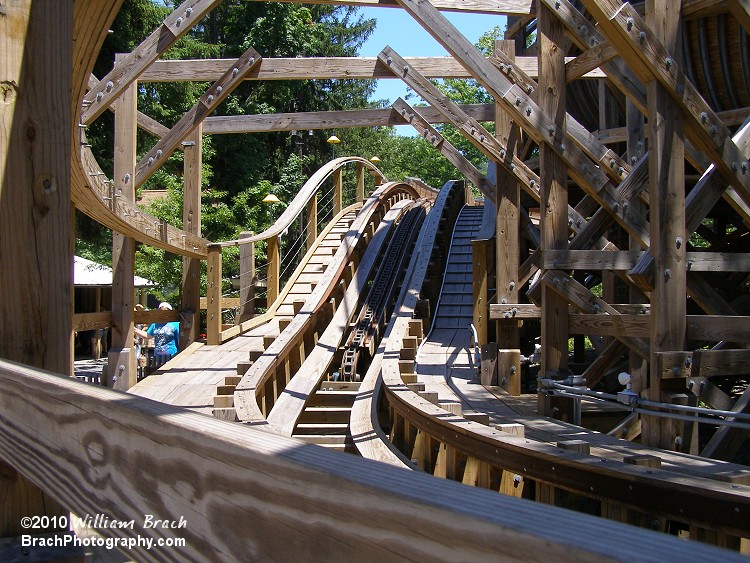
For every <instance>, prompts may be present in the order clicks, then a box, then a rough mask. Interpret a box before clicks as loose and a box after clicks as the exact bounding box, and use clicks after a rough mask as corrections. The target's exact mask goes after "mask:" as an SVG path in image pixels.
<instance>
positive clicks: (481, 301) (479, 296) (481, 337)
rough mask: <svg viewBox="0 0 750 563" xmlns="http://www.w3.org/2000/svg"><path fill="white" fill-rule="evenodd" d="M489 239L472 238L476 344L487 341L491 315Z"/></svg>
mask: <svg viewBox="0 0 750 563" xmlns="http://www.w3.org/2000/svg"><path fill="white" fill-rule="evenodd" d="M488 246H489V241H487V240H472V241H471V256H472V262H473V265H472V293H473V303H474V307H473V308H474V314H473V319H472V321H473V323H474V328H475V329H476V331H477V341H478V342H476V343H475V344H477V345H480V346H481V345H483V344H486V343H487V323H488V322H489V321H488V318H487V317H489V305H488V304H487V252H488V251H489V250H488V248H487V247H488Z"/></svg>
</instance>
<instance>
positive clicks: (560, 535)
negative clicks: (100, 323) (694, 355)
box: [0, 360, 743, 562]
mask: <svg viewBox="0 0 750 563" xmlns="http://www.w3.org/2000/svg"><path fill="white" fill-rule="evenodd" d="M0 389H2V397H3V399H4V401H3V408H2V409H0V451H2V454H3V460H4V461H6V462H7V463H9V464H10V465H11V466H13V467H14V468H15V469H16V470H18V471H19V472H20V473H22V474H23V475H25V476H26V477H27V478H29V479H30V480H31V481H32V482H33V483H36V484H37V485H38V486H39V487H41V488H42V490H43V491H45V492H47V493H48V494H50V495H51V496H52V497H54V498H56V499H57V500H59V501H60V502H61V503H62V504H63V505H64V506H65V507H66V508H68V509H70V510H71V511H73V512H74V513H76V514H80V515H86V514H102V515H104V516H106V517H107V518H108V521H110V522H123V523H127V522H129V521H130V520H133V527H132V528H130V527H101V528H99V529H97V531H98V532H99V533H101V534H102V535H103V536H104V537H107V538H130V539H132V540H133V546H134V547H133V548H132V550H129V553H131V554H132V556H133V557H134V558H136V559H138V560H144V561H147V560H154V558H157V559H159V560H163V561H226V560H242V559H247V558H248V557H249V556H250V555H251V556H252V558H253V559H260V560H280V559H285V560H296V559H299V557H300V554H301V553H328V554H333V555H334V556H335V557H336V558H342V559H344V558H346V559H352V560H388V559H392V558H393V556H394V553H397V554H398V556H399V557H401V558H404V559H410V560H436V559H443V560H461V559H466V558H467V554H471V557H472V558H476V559H480V560H498V559H503V560H505V559H507V560H522V559H528V558H535V559H542V558H548V559H551V560H553V559H556V560H571V559H576V560H581V561H594V560H596V561H615V560H619V561H634V562H635V561H646V560H677V559H681V560H685V561H688V560H705V561H711V560H722V561H742V560H743V558H741V557H740V556H739V555H736V554H733V553H731V552H730V551H725V550H718V549H716V548H714V547H712V546H706V545H700V544H697V545H694V544H692V543H691V544H689V545H688V544H687V542H684V541H683V540H680V539H677V538H673V537H669V536H663V535H657V534H654V533H652V532H648V531H646V530H639V529H638V528H635V527H632V526H623V525H621V524H618V523H616V522H607V521H604V520H601V519H596V518H593V517H591V516H588V515H586V514H578V513H575V512H571V511H562V510H560V509H557V508H555V507H551V506H544V505H539V504H531V503H528V502H520V501H518V500H517V499H514V498H509V497H505V496H502V495H499V494H497V493H496V492H491V491H484V490H480V489H473V488H469V487H463V486H461V485H459V484H457V483H451V482H449V481H444V480H437V479H434V478H432V477H430V476H428V475H424V474H422V473H420V472H410V471H403V470H399V469H396V468H393V467H388V466H386V465H384V464H377V463H372V462H371V461H369V460H364V459H361V458H358V457H356V456H344V455H341V454H339V453H337V452H331V451H326V450H325V449H324V448H320V447H318V446H314V445H311V444H304V443H303V442H300V441H298V440H295V439H292V438H287V437H284V436H276V435H271V434H269V433H266V432H261V431H258V430H257V429H255V428H251V427H248V426H246V425H240V424H234V423H230V422H226V421H222V420H218V419H214V418H211V417H206V416H204V415H201V414H198V413H195V412H190V411H188V410H186V409H182V408H179V407H174V406H171V405H166V404H163V403H157V402H155V401H151V400H149V399H144V398H142V397H137V396H133V395H128V394H125V393H121V392H118V391H114V390H111V389H107V388H102V387H96V386H93V385H88V384H86V383H81V382H78V381H75V380H73V379H72V378H69V377H62V376H57V375H55V374H51V373H49V372H44V371H42V370H37V369H32V368H29V367H27V366H22V365H20V364H15V363H12V362H8V361H5V360H0ZM29 397H33V408H30V403H29ZM353 500H356V502H353ZM147 514H150V515H152V518H157V519H159V520H161V521H162V522H164V521H166V522H168V523H174V525H175V526H176V525H177V524H178V522H180V520H181V518H182V519H183V520H184V521H185V523H186V524H185V525H184V526H183V527H180V528H174V529H165V528H163V527H161V526H145V525H144V519H145V518H146V516H145V515H147ZM374 514H377V515H379V517H378V518H373V517H372V516H373V515H374ZM738 517H739V518H741V517H742V515H739V516H738ZM311 522H313V523H314V525H311ZM166 525H168V524H166ZM290 530H294V533H293V534H292V533H290V532H289V531H290ZM417 530H418V532H419V533H415V531H417ZM144 538H149V539H153V541H154V542H156V541H162V540H175V539H177V538H180V539H184V540H185V545H184V546H182V547H170V548H159V549H158V550H157V549H153V550H149V549H148V546H147V542H145V541H143V540H144ZM383 538H388V539H387V541H383ZM165 545H168V544H165ZM613 545H614V546H617V549H616V553H615V552H613V548H612V546H613Z"/></svg>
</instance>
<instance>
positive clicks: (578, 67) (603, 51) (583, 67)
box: [565, 41, 617, 83]
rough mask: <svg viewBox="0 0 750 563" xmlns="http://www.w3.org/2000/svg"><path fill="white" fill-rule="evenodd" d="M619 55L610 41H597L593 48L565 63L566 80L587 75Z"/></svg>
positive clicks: (569, 80)
mask: <svg viewBox="0 0 750 563" xmlns="http://www.w3.org/2000/svg"><path fill="white" fill-rule="evenodd" d="M616 56H617V49H615V48H614V47H613V46H612V45H610V44H609V43H608V42H606V41H604V42H602V43H597V44H596V45H594V46H593V47H591V49H589V50H587V51H584V52H583V53H582V54H581V55H578V56H577V57H576V58H575V59H573V60H572V61H570V62H568V63H566V64H565V82H567V83H570V82H573V81H574V80H578V79H579V78H581V77H583V76H584V75H586V73H588V72H591V71H592V70H594V69H595V68H599V67H600V66H602V65H603V64H605V63H606V62H608V61H610V60H612V59H614V58H615V57H616Z"/></svg>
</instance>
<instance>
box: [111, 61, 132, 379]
mask: <svg viewBox="0 0 750 563" xmlns="http://www.w3.org/2000/svg"><path fill="white" fill-rule="evenodd" d="M122 59H123V56H122V55H118V56H117V57H116V58H115V64H116V63H117V62H118V61H119V62H121V61H122ZM137 107H138V86H137V83H136V82H134V83H132V84H131V85H130V86H129V87H128V88H127V89H126V90H125V91H124V92H123V93H122V95H121V96H120V97H119V98H118V99H117V100H116V102H115V150H114V159H115V162H114V189H115V193H116V194H118V195H119V197H121V198H125V199H126V200H127V201H128V202H129V203H131V204H133V205H135V181H134V178H135V159H136V151H137V140H136V133H137V128H136V120H135V116H136V112H137ZM134 276H135V241H134V240H133V239H132V238H130V237H127V236H125V235H122V234H120V233H117V232H113V233H112V327H111V332H112V345H111V347H110V349H109V352H108V355H107V374H106V376H107V377H106V379H107V381H106V384H107V385H108V386H110V387H114V388H115V389H119V390H121V391H127V390H128V389H130V388H131V387H132V386H133V385H135V384H136V382H137V377H136V358H134V357H133V355H134V354H133V338H134V333H133V306H134V302H133V301H134V299H135V286H134V282H133V280H134Z"/></svg>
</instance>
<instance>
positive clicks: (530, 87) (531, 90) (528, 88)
mask: <svg viewBox="0 0 750 563" xmlns="http://www.w3.org/2000/svg"><path fill="white" fill-rule="evenodd" d="M526 91H527V92H528V93H529V94H531V93H532V92H533V91H534V87H533V86H531V85H529V86H527V87H526Z"/></svg>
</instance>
